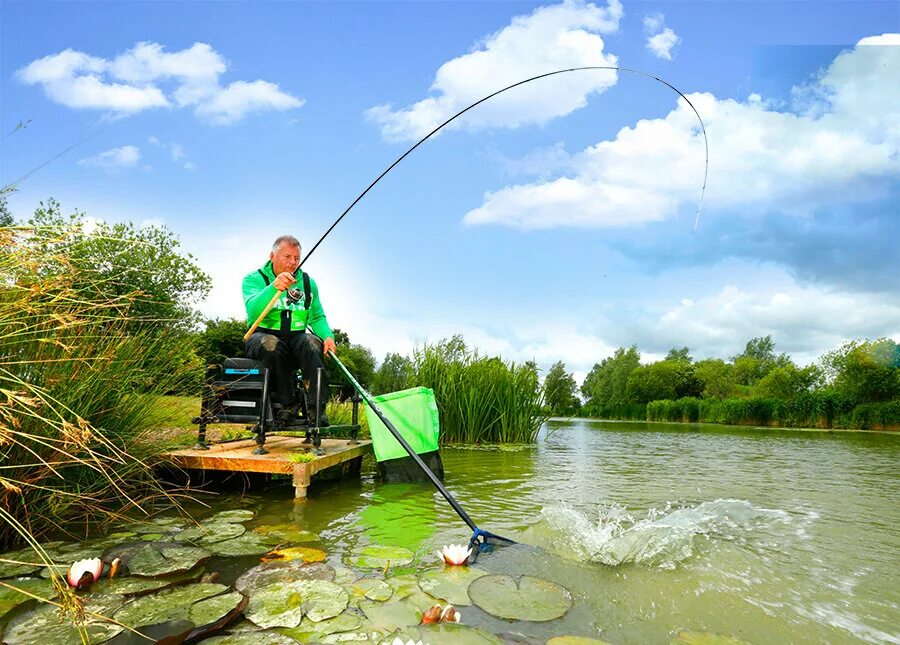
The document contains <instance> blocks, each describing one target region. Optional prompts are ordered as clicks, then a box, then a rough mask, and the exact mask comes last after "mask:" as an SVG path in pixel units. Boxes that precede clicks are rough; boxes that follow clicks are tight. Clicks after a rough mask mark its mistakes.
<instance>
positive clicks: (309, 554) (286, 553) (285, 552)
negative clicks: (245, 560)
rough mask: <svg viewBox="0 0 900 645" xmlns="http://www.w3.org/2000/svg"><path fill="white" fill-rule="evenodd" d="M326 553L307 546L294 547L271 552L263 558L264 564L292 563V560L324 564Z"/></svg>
mask: <svg viewBox="0 0 900 645" xmlns="http://www.w3.org/2000/svg"><path fill="white" fill-rule="evenodd" d="M325 557H326V556H325V552H324V551H322V550H321V549H312V548H310V547H306V546H294V547H290V548H288V549H278V550H277V551H270V552H269V553H266V554H265V555H264V556H263V557H262V558H260V559H261V560H262V561H263V562H290V561H291V560H302V561H303V562H322V561H323V560H325Z"/></svg>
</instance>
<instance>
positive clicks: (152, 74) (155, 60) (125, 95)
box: [16, 42, 303, 124]
mask: <svg viewBox="0 0 900 645" xmlns="http://www.w3.org/2000/svg"><path fill="white" fill-rule="evenodd" d="M227 70H228V62H227V61H226V60H225V59H224V58H223V57H222V55H221V54H219V53H218V52H216V51H215V50H214V49H213V48H212V47H211V46H210V45H208V44H206V43H195V44H194V45H193V46H191V47H189V48H187V49H183V50H181V51H177V52H167V51H165V48H164V47H163V46H162V45H160V44H158V43H151V42H142V43H138V44H137V45H135V46H134V47H133V48H131V49H129V50H127V51H125V52H123V53H121V54H119V55H118V56H116V57H115V58H113V59H105V58H100V57H96V56H91V55H88V54H86V53H84V52H79V51H75V50H72V49H66V50H65V51H62V52H59V53H57V54H51V55H48V56H45V57H43V58H40V59H38V60H35V61H33V62H31V63H29V64H28V65H26V66H25V67H23V68H21V69H19V70H18V71H17V72H16V77H17V78H18V79H19V80H20V81H21V82H23V83H25V84H27V85H40V86H41V87H42V88H43V90H44V93H45V94H46V95H47V97H48V98H50V99H51V100H53V101H55V102H57V103H60V104H61V105H65V106H67V107H70V108H75V109H94V110H103V111H106V112H109V113H112V114H114V115H117V116H124V115H128V114H134V113H137V112H140V111H143V110H147V109H152V108H170V109H177V108H193V109H194V111H195V113H196V114H197V115H198V116H201V117H204V118H207V119H209V120H211V121H213V122H215V123H220V124H227V123H233V122H235V121H237V120H239V119H241V118H243V117H244V116H246V115H247V114H250V113H253V112H262V111H266V110H289V109H294V108H298V107H300V106H302V105H303V100H302V99H299V98H297V97H295V96H292V95H291V94H289V93H286V92H284V91H282V90H281V89H280V88H279V87H278V85H276V84H274V83H271V82H268V81H263V80H256V81H252V82H247V81H235V82H233V83H230V84H228V85H225V86H223V85H222V84H221V83H220V76H221V75H222V74H224V73H225V72H226V71H227Z"/></svg>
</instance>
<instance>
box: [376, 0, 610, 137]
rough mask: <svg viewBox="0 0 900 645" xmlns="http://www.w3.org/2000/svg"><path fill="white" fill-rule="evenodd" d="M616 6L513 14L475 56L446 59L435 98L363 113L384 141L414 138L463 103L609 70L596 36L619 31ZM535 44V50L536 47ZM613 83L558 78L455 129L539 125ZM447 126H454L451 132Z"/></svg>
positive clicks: (605, 75)
mask: <svg viewBox="0 0 900 645" xmlns="http://www.w3.org/2000/svg"><path fill="white" fill-rule="evenodd" d="M621 17H622V4H621V2H619V0H609V4H608V5H607V6H606V7H598V6H596V5H595V4H592V3H585V2H583V1H581V0H566V1H565V2H563V3H562V4H558V5H552V6H547V7H540V8H538V9H536V10H535V11H534V12H533V13H532V14H530V15H527V16H517V17H515V18H513V20H512V22H511V23H510V24H509V25H508V26H506V27H504V28H503V29H501V30H500V31H498V32H496V33H494V34H492V35H490V36H488V37H487V38H486V39H485V40H484V41H483V42H482V43H480V44H479V45H478V46H477V47H476V48H475V49H474V51H472V52H470V53H468V54H465V55H463V56H459V57H458V58H454V59H452V60H450V61H447V62H446V63H444V64H443V65H441V67H440V68H439V69H438V71H437V73H436V74H435V79H434V83H433V84H432V86H431V90H432V92H434V93H435V96H430V97H428V98H425V99H422V100H421V101H418V102H417V103H414V104H413V105H411V106H408V107H406V108H401V109H398V110H394V109H393V108H392V106H390V105H379V106H376V107H373V108H371V109H369V110H368V111H367V112H366V116H367V118H369V119H370V120H372V121H374V122H375V123H377V124H378V125H379V126H380V127H381V134H382V136H383V137H384V138H385V139H386V140H389V141H402V140H410V139H418V138H420V137H422V136H424V135H425V134H427V133H428V132H429V131H431V130H432V129H433V128H435V127H436V126H437V125H438V124H440V123H441V122H443V121H445V120H446V119H447V118H449V117H450V116H452V115H453V114H455V113H456V112H458V111H460V110H461V109H463V108H464V107H466V106H467V105H469V104H471V103H474V102H475V101H477V100H478V99H480V98H482V97H484V96H486V95H488V94H490V93H491V92H494V91H496V90H498V89H500V88H502V87H504V86H506V85H510V84H512V83H515V82H518V81H521V80H524V79H526V78H529V77H531V76H535V75H536V74H540V73H544V72H552V71H555V70H559V69H565V68H569V67H585V66H614V65H616V62H617V59H616V57H615V56H613V55H611V54H605V53H604V51H603V50H604V42H603V39H602V38H601V37H600V35H599V34H603V33H610V32H613V31H616V30H617V29H618V25H619V20H620V19H621ZM537 44H540V45H539V46H538V45H537ZM615 83H616V73H615V72H614V71H597V72H594V71H591V72H580V73H576V74H563V75H560V76H556V77H553V78H550V79H547V80H542V81H537V82H535V83H531V84H528V85H525V86H523V87H520V88H516V89H514V90H510V91H509V92H506V93H504V94H501V95H499V96H498V97H496V98H495V99H492V100H491V101H490V102H488V103H485V104H483V105H480V106H478V107H477V108H476V109H474V110H473V111H472V112H469V113H467V114H466V115H465V116H464V117H462V119H463V120H462V122H461V123H460V126H458V127H466V128H470V129H478V128H485V127H504V128H514V127H518V126H521V125H524V124H540V123H544V122H546V121H549V120H550V119H553V118H555V117H559V116H563V115H565V114H569V113H570V112H572V111H574V110H576V109H578V108H580V107H583V106H584V105H585V104H586V102H587V98H588V96H590V95H591V94H598V93H600V92H603V91H604V90H606V89H607V88H608V87H610V86H612V85H614V84H615ZM448 127H451V126H448Z"/></svg>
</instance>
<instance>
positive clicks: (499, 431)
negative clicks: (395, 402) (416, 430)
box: [411, 339, 547, 443]
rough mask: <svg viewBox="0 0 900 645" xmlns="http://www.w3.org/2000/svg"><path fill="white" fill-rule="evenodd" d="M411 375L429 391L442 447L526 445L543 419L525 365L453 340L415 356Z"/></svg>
mask: <svg viewBox="0 0 900 645" xmlns="http://www.w3.org/2000/svg"><path fill="white" fill-rule="evenodd" d="M412 371H413V374H412V377H411V378H412V381H413V382H414V383H415V384H416V385H418V386H423V387H430V388H431V389H433V390H434V394H435V398H436V399H437V405H438V411H439V413H440V422H441V440H442V441H443V442H444V443H528V442H532V441H534V440H535V437H536V436H537V433H538V431H539V430H540V427H541V424H543V422H544V421H545V420H546V418H547V417H546V415H545V414H544V412H543V411H542V405H543V393H542V390H541V386H540V382H539V380H538V376H537V370H536V369H535V368H534V366H533V365H531V364H528V363H525V364H516V363H512V362H505V361H503V360H502V359H500V358H488V357H483V356H479V355H478V353H477V352H472V351H468V350H466V348H465V346H464V345H463V344H462V342H461V341H460V340H459V339H453V340H451V341H446V342H443V343H439V344H436V345H426V346H425V347H423V348H422V349H420V350H418V351H416V353H415V355H414V357H413V367H412Z"/></svg>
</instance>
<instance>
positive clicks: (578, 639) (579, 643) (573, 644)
mask: <svg viewBox="0 0 900 645" xmlns="http://www.w3.org/2000/svg"><path fill="white" fill-rule="evenodd" d="M547 645H612V643H610V642H609V641H601V640H597V639H596V638H587V637H586V636H554V637H553V638H551V639H550V640H548V641H547Z"/></svg>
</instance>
